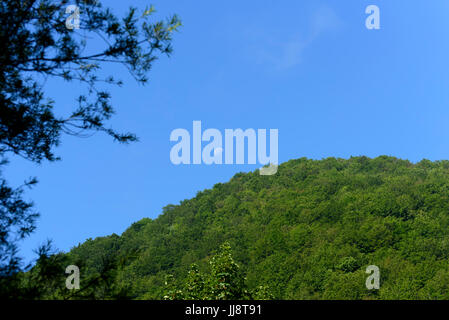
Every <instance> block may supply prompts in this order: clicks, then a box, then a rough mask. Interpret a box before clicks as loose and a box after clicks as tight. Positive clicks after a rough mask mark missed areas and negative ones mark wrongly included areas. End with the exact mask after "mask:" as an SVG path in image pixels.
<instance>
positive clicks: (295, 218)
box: [60, 156, 449, 299]
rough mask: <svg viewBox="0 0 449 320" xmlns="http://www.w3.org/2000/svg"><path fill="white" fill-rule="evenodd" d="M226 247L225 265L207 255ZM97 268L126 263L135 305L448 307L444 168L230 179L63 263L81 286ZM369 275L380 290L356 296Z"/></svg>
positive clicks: (447, 171)
mask: <svg viewBox="0 0 449 320" xmlns="http://www.w3.org/2000/svg"><path fill="white" fill-rule="evenodd" d="M226 242H228V244H229V246H231V247H232V256H231V255H230V252H231V251H230V249H229V246H228V245H224V247H222V248H221V250H218V252H217V248H219V247H220V246H221V245H222V244H223V243H226ZM126 256H127V257H129V258H128V259H126V260H123V257H126ZM106 258H108V259H115V260H123V261H125V262H124V263H123V264H122V266H121V267H120V269H116V270H117V272H116V276H115V279H114V283H115V286H116V287H121V288H127V290H128V291H127V293H128V296H129V297H131V298H133V299H162V298H163V297H164V296H168V297H171V298H178V299H187V298H189V299H190V298H192V299H193V298H201V299H202V298H204V299H208V298H211V297H213V298H216V299H221V298H242V299H244V298H245V296H246V295H245V294H244V293H243V292H245V290H246V291H247V292H249V293H254V292H256V291H257V290H258V288H259V287H260V286H262V293H263V291H264V290H265V293H266V294H261V296H262V297H263V296H266V295H267V294H269V295H272V296H273V297H274V298H275V299H449V290H448V288H449V272H448V270H449V161H435V162H431V161H429V160H422V161H420V162H419V163H416V164H414V163H411V162H409V161H407V160H401V159H397V158H394V157H387V156H381V157H377V158H374V159H370V158H367V157H352V158H350V159H336V158H328V159H323V160H311V159H306V158H301V159H297V160H291V161H288V162H286V163H283V164H281V165H280V166H279V168H278V173H277V174H276V175H273V176H261V175H259V173H258V171H255V172H251V173H239V174H236V175H235V176H234V177H233V178H232V179H231V180H230V181H229V182H227V183H218V184H216V185H215V186H214V187H213V188H212V189H209V190H204V191H201V192H199V193H198V194H197V196H196V197H194V198H192V199H189V200H184V201H182V202H181V203H180V204H178V205H168V206H167V207H165V209H164V211H163V213H162V214H161V215H160V216H159V217H158V218H156V219H154V220H153V219H148V218H146V219H142V220H141V221H138V222H136V223H134V224H133V225H131V226H130V227H129V228H128V229H127V230H126V231H125V232H124V233H123V234H122V235H120V236H118V235H112V236H109V237H100V238H97V239H88V240H87V241H86V242H84V243H82V244H79V245H78V246H75V247H74V248H72V250H70V252H68V253H67V259H68V261H80V260H81V261H83V262H84V267H82V268H81V274H84V276H86V277H88V276H89V274H91V273H92V274H94V273H95V272H98V270H101V268H102V266H103V262H102V261H104V260H105V259H106ZM192 265H193V266H192ZM370 265H375V266H377V267H379V270H380V289H379V290H375V289H374V290H369V289H368V288H367V287H366V286H365V283H366V279H367V277H368V276H369V274H367V273H366V269H367V267H368V266H370ZM237 266H238V267H237ZM167 277H168V278H167ZM243 279H244V280H243ZM167 280H169V281H168V282H167ZM166 282H167V284H168V287H167V285H166V284H165V283H166ZM82 284H83V281H82V282H81V286H82ZM229 284H231V285H230V286H229ZM60 285H63V283H61V284H60ZM225 287H226V288H232V290H230V291H226V290H221V289H223V288H225ZM234 289H235V291H234ZM170 292H171V293H170Z"/></svg>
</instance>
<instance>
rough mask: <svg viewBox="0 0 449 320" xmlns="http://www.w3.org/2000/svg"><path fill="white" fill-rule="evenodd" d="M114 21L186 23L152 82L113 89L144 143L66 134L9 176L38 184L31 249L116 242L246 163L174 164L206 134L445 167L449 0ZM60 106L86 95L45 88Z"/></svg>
mask: <svg viewBox="0 0 449 320" xmlns="http://www.w3.org/2000/svg"><path fill="white" fill-rule="evenodd" d="M103 2H104V3H107V5H108V6H110V7H111V8H113V10H114V12H116V13H117V14H119V15H120V14H122V13H124V10H125V9H126V8H128V7H129V6H130V5H134V6H139V7H141V8H144V7H145V5H146V4H151V3H152V4H154V5H155V7H156V9H157V11H158V15H159V16H160V17H163V16H168V15H170V14H172V13H177V14H178V15H179V16H180V17H181V19H182V21H183V24H184V26H183V27H182V29H181V30H180V31H181V32H179V33H178V34H176V36H175V39H174V49H175V50H174V54H173V55H172V57H171V58H162V59H161V60H160V61H158V63H156V64H155V66H154V69H153V70H152V72H151V73H150V82H149V84H148V85H147V86H145V87H142V86H139V85H137V84H136V83H135V82H134V81H133V80H132V79H131V78H130V77H129V76H128V75H127V71H126V70H125V69H121V67H120V66H117V67H116V69H115V71H114V73H115V74H119V75H121V76H122V79H123V80H124V81H125V86H124V87H123V88H112V89H111V93H112V95H113V102H114V104H115V106H116V108H117V115H116V116H115V118H114V119H113V121H112V122H111V124H112V125H113V126H115V127H116V128H118V129H123V130H124V131H127V130H131V131H133V132H135V133H136V134H137V135H138V136H139V137H140V142H139V143H135V144H132V145H129V146H126V145H120V144H117V143H113V142H112V141H111V139H110V138H108V137H106V136H104V135H102V134H97V135H95V136H93V137H91V138H89V139H79V138H73V137H64V138H63V141H62V145H61V146H60V147H59V148H58V150H57V153H58V154H59V155H60V156H61V157H62V158H63V160H62V161H60V162H56V163H43V164H42V165H40V166H37V165H35V164H32V163H28V162H26V161H24V160H21V159H16V158H12V159H11V160H12V161H11V164H10V165H9V166H8V168H7V169H6V172H5V176H6V177H7V178H8V179H9V180H11V183H13V184H16V185H17V184H20V183H21V182H22V181H23V180H24V179H26V178H27V177H29V176H37V177H38V178H39V181H40V183H39V184H38V185H37V186H36V187H35V188H34V189H33V190H31V191H29V192H27V194H26V197H27V198H29V199H32V200H34V202H35V204H36V208H37V209H38V210H39V211H40V212H41V218H40V219H39V221H38V229H37V231H36V232H35V233H34V235H33V236H31V237H30V238H29V239H28V240H26V241H25V242H23V245H22V254H23V255H24V256H25V258H26V259H27V261H29V260H30V259H31V258H32V257H33V254H32V249H34V248H36V246H37V245H38V244H40V243H42V242H43V241H44V240H45V239H47V238H51V239H53V240H54V244H55V246H56V247H57V248H59V249H61V250H69V249H70V248H71V247H72V246H75V245H77V244H78V243H80V242H83V241H84V240H86V239H87V238H89V237H91V238H95V237H97V236H105V235H109V234H112V233H117V234H120V233H122V232H123V231H124V230H125V229H126V228H127V227H128V226H130V225H131V224H132V223H133V222H135V221H138V220H139V219H141V218H144V217H150V218H156V217H157V216H158V215H159V214H160V213H161V209H162V207H164V206H165V205H167V204H178V203H179V201H181V200H183V199H187V198H191V197H193V196H195V194H196V193H197V192H198V191H200V190H203V189H205V188H210V187H212V186H213V185H214V184H215V183H217V182H226V181H228V180H229V179H230V178H231V177H232V176H233V175H234V174H235V173H237V172H242V171H243V172H247V171H252V170H254V169H255V168H256V167H257V166H250V165H221V166H219V165H215V166H206V165H200V166H194V165H190V166H187V165H186V166H175V165H173V164H172V163H171V162H170V158H169V152H170V148H171V146H173V143H172V142H170V140H169V136H170V132H171V131H172V130H173V129H176V128H186V129H188V130H189V131H191V126H192V121H193V120H201V121H202V124H203V127H204V128H217V129H219V130H222V131H224V129H225V128H231V129H233V128H242V129H246V128H255V129H257V128H265V129H270V128H274V129H279V160H280V162H285V161H288V160H290V159H295V158H299V157H309V158H314V159H321V158H325V157H331V156H333V157H343V158H348V157H350V156H357V155H367V156H369V157H375V156H378V155H384V154H386V155H392V156H396V157H399V158H406V159H409V160H411V161H413V162H416V161H419V160H421V159H423V158H427V159H431V160H438V159H449V107H448V106H449V1H447V0H432V1H425V0H407V1H404V0H388V1H385V0H370V1H364V0H348V1H341V0H327V1H325V0H308V1H305V0H304V1H297V0H294V1H293V0H291V1H260V0H259V1H221V2H220V1H210V0H207V1H206V0H204V1H187V0H184V1H181V0H164V1H162V0H159V1H153V2H146V1H140V0H139V1H124V0H120V1H119V0H114V1H111V0H108V1H103ZM369 4H375V5H378V6H379V8H380V14H381V15H380V18H381V29H380V30H367V29H366V28H365V18H366V17H367V15H366V14H365V8H366V6H367V5H369ZM45 88H46V90H47V93H48V96H50V97H53V98H55V100H56V102H57V106H58V107H57V110H61V111H64V110H69V109H70V107H71V106H73V105H74V97H75V94H76V93H79V91H80V89H79V88H78V87H77V86H76V83H73V84H68V85H67V84H61V83H59V82H56V81H49V82H47V84H46V87H45Z"/></svg>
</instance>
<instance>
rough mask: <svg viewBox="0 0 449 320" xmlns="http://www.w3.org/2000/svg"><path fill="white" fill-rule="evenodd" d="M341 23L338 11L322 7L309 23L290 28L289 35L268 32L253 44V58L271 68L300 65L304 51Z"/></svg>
mask: <svg viewBox="0 0 449 320" xmlns="http://www.w3.org/2000/svg"><path fill="white" fill-rule="evenodd" d="M340 24H341V21H340V19H339V18H338V16H337V15H336V13H335V12H334V11H333V10H332V9H331V8H329V7H320V8H319V9H317V10H316V11H315V12H314V13H313V14H312V16H311V18H310V21H309V23H304V24H302V26H301V27H303V29H301V27H300V26H298V27H296V30H289V32H288V33H284V34H287V35H289V37H284V38H282V37H279V36H278V37H275V36H274V35H273V34H266V33H265V35H264V37H263V40H262V41H261V39H262V38H259V41H258V43H257V44H256V45H254V46H253V50H252V53H253V59H254V60H255V61H256V63H258V64H264V65H266V66H268V67H269V68H270V69H274V70H277V71H282V70H286V69H290V68H293V67H295V66H297V65H299V64H300V63H301V62H302V59H303V52H304V51H305V50H306V49H307V48H308V47H309V46H311V45H312V44H313V42H314V41H315V40H316V39H317V38H319V37H320V35H322V34H323V33H326V32H328V31H330V30H333V29H336V28H338V27H339V25H340Z"/></svg>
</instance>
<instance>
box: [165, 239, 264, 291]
mask: <svg viewBox="0 0 449 320" xmlns="http://www.w3.org/2000/svg"><path fill="white" fill-rule="evenodd" d="M209 267H210V272H209V273H207V274H203V273H201V272H200V271H199V268H198V266H197V265H196V264H193V265H192V266H191V268H190V271H189V273H188V275H187V277H186V279H185V280H184V281H183V282H182V283H181V284H180V286H176V285H175V282H174V279H173V276H171V275H169V276H168V277H167V279H169V280H168V281H166V283H165V284H166V292H167V293H166V294H165V295H164V299H166V300H250V299H257V300H265V299H273V296H272V295H271V293H270V292H269V289H268V288H267V287H265V286H259V287H258V288H257V289H256V290H254V291H249V290H248V289H247V286H246V284H245V276H244V274H243V273H242V272H241V270H240V267H239V265H238V264H237V263H236V262H235V261H234V259H233V258H232V252H231V246H230V244H229V243H228V242H225V243H224V244H222V245H221V246H220V249H219V251H218V253H217V254H216V255H215V256H213V257H212V259H210V261H209Z"/></svg>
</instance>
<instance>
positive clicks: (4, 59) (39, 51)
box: [0, 0, 181, 281]
mask: <svg viewBox="0 0 449 320" xmlns="http://www.w3.org/2000/svg"><path fill="white" fill-rule="evenodd" d="M71 4H73V5H75V6H76V12H78V11H79V13H80V16H79V20H80V25H79V29H76V28H73V27H72V28H69V26H70V24H67V23H66V21H67V19H68V18H69V14H67V13H66V12H67V11H66V9H67V7H68V1H67V0H62V1H61V0H3V1H1V2H0V24H1V26H2V27H1V29H0V43H1V45H2V49H1V50H0V159H2V162H1V163H0V166H3V165H5V164H6V163H7V160H6V157H7V156H8V154H15V155H18V156H21V157H23V158H25V159H27V160H30V161H33V162H36V163H41V162H42V161H44V160H48V161H55V160H58V159H59V158H58V157H57V156H56V155H55V153H54V149H55V147H56V146H58V144H59V143H60V139H61V136H62V135H63V134H68V135H74V136H78V137H86V136H89V135H91V134H93V133H95V132H99V131H100V132H104V133H106V134H108V135H110V136H111V137H112V138H113V139H114V140H116V141H118V142H122V143H127V142H132V141H136V140H137V137H136V136H135V135H134V134H133V133H128V132H127V133H120V132H117V131H116V130H115V129H113V128H110V127H109V126H108V125H107V121H108V120H109V119H110V118H111V116H112V115H113V114H114V108H113V106H112V104H111V100H110V99H111V96H110V93H109V92H108V91H105V90H104V89H99V87H98V85H99V84H100V83H101V84H105V83H106V84H109V85H113V86H120V85H121V84H122V82H121V80H120V79H116V78H115V77H113V76H106V77H101V76H100V70H102V68H104V66H105V65H106V64H118V65H121V66H123V67H125V68H126V69H127V70H128V71H129V72H130V74H131V75H132V76H133V77H134V79H135V80H136V81H137V82H138V83H141V84H145V83H146V82H147V81H148V78H147V74H148V71H149V70H150V69H151V67H152V65H153V63H154V62H155V60H156V59H157V58H158V57H159V56H160V55H169V54H170V53H171V52H172V47H171V42H172V34H173V32H174V31H175V30H177V28H178V27H179V26H180V25H181V23H180V21H179V19H178V18H177V17H176V15H175V16H173V17H170V18H169V19H168V20H166V21H152V18H153V15H154V12H155V10H154V8H153V7H150V8H146V9H145V10H144V11H143V12H138V10H137V9H136V8H130V9H129V13H128V14H127V15H126V16H125V17H124V18H122V19H120V18H118V17H117V16H115V15H114V14H113V13H112V12H111V10H110V9H108V8H104V7H103V5H102V3H101V2H100V1H97V0H82V1H81V0H77V1H71ZM92 43H95V46H94V48H97V51H95V52H93V51H92V49H91V48H92V46H91V44H92ZM47 78H60V79H63V80H64V81H66V82H67V83H68V84H73V83H75V82H76V84H77V88H78V87H83V88H84V89H82V90H84V92H80V95H79V97H78V98H77V99H76V101H75V102H74V106H73V109H72V111H71V113H70V114H69V115H68V116H65V117H64V116H62V115H60V114H58V113H57V106H56V105H55V102H54V101H53V100H52V99H51V97H50V96H48V95H47V92H44V90H43V82H44V81H46V79H47ZM102 87H103V85H102ZM0 173H1V171H0ZM35 183H36V179H34V178H33V179H30V180H29V181H26V182H25V184H24V185H23V186H21V187H18V188H12V187H9V186H8V184H7V182H6V181H5V179H3V178H1V177H0V281H1V280H2V279H4V278H5V277H8V276H11V275H12V274H14V273H16V272H17V271H18V270H20V259H19V258H18V257H17V243H18V241H20V240H21V239H23V238H24V237H26V236H27V235H29V234H30V233H31V232H32V231H33V230H34V229H35V226H36V219H37V217H38V216H39V214H38V213H37V212H36V211H35V210H34V209H33V203H31V202H27V201H24V200H23V199H22V194H23V191H24V188H25V187H30V186H32V185H34V184H35Z"/></svg>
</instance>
